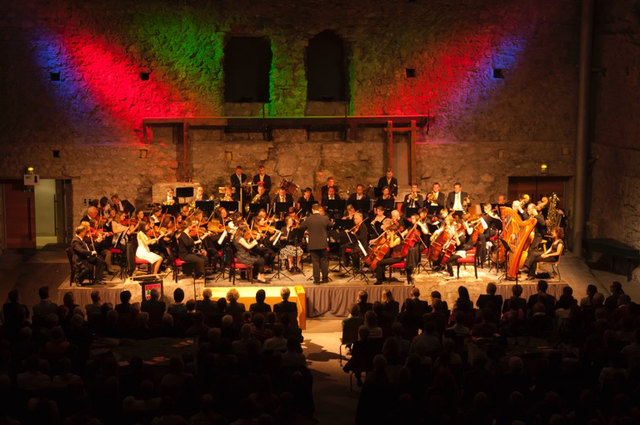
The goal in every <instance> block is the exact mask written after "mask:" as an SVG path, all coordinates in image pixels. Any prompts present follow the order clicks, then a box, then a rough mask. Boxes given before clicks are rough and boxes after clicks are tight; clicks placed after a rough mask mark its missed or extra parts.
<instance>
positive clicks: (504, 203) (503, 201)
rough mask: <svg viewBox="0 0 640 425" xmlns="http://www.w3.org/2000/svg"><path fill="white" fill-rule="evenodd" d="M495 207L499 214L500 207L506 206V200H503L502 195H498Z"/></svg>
mask: <svg viewBox="0 0 640 425" xmlns="http://www.w3.org/2000/svg"><path fill="white" fill-rule="evenodd" d="M496 206H497V207H498V212H500V207H506V206H507V198H505V196H504V195H498V202H497V203H496Z"/></svg>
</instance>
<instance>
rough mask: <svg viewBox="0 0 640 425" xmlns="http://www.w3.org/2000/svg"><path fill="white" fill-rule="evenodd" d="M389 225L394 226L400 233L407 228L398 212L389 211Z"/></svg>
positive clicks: (405, 221)
mask: <svg viewBox="0 0 640 425" xmlns="http://www.w3.org/2000/svg"><path fill="white" fill-rule="evenodd" d="M391 224H393V225H395V226H396V227H397V228H398V229H399V230H400V231H402V230H404V229H406V228H407V220H405V218H404V217H403V216H402V214H401V213H400V211H398V210H392V211H391Z"/></svg>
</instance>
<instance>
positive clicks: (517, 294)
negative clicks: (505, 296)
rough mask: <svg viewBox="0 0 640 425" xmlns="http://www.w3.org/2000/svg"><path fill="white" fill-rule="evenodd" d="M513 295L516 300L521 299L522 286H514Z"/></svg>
mask: <svg viewBox="0 0 640 425" xmlns="http://www.w3.org/2000/svg"><path fill="white" fill-rule="evenodd" d="M511 293H512V294H513V297H514V298H520V295H522V285H513V286H512V287H511Z"/></svg>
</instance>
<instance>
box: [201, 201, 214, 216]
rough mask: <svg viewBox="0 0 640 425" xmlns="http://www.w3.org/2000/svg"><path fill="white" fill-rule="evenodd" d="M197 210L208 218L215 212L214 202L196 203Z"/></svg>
mask: <svg viewBox="0 0 640 425" xmlns="http://www.w3.org/2000/svg"><path fill="white" fill-rule="evenodd" d="M196 208H197V209H199V210H200V211H202V213H203V214H204V215H205V216H207V217H208V216H210V215H211V213H212V212H213V209H214V208H215V205H214V202H213V201H196Z"/></svg>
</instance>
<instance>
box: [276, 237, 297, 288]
mask: <svg viewBox="0 0 640 425" xmlns="http://www.w3.org/2000/svg"><path fill="white" fill-rule="evenodd" d="M280 236H282V233H280V235H278V237H277V238H276V240H275V241H273V247H274V248H275V247H276V243H277V244H278V245H279V248H278V260H279V264H278V265H279V267H278V268H276V269H275V270H276V272H275V273H274V274H273V276H271V279H273V278H281V277H285V278H287V279H289V280H291V281H293V279H291V277H289V276H287V275H284V274H282V272H281V270H282V257H281V256H280V251H281V250H282V246H281V245H280V244H279V242H280ZM297 253H298V250H297V249H296V254H297ZM285 261H286V259H285Z"/></svg>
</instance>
